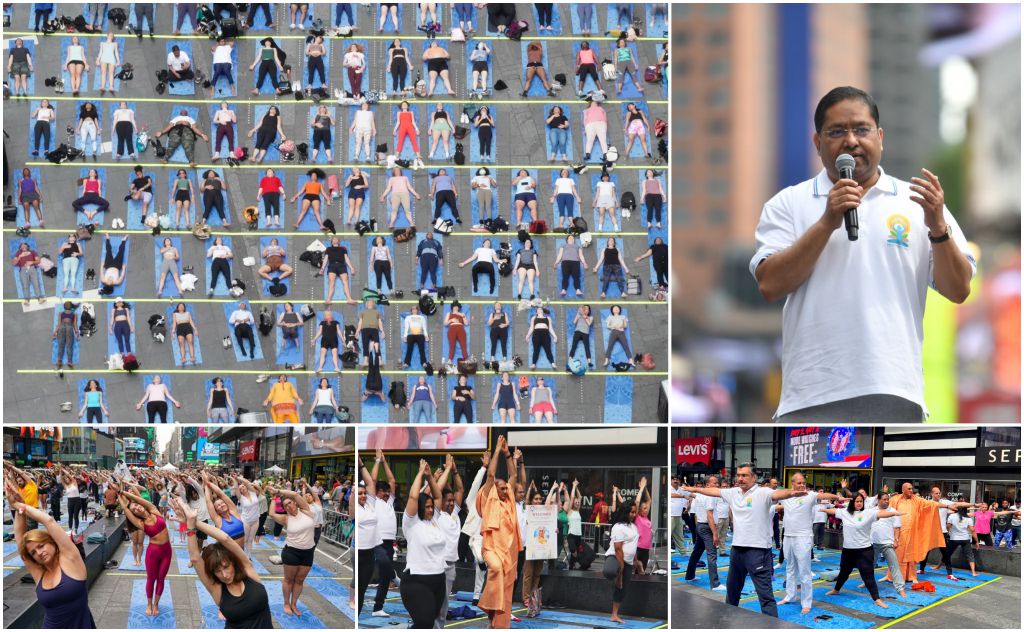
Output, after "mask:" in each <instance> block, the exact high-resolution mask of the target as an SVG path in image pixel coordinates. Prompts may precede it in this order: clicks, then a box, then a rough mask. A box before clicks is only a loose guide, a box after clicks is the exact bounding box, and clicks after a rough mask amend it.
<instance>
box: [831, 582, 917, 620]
mask: <svg viewBox="0 0 1024 632" xmlns="http://www.w3.org/2000/svg"><path fill="white" fill-rule="evenodd" d="M849 588H853V586H850V587H849ZM829 590H832V588H831V586H829V587H825V586H821V587H817V588H815V589H814V600H815V601H817V602H819V603H827V604H834V605H837V606H842V607H844V608H847V609H848V610H853V611H855V612H863V613H865V614H870V615H874V616H876V617H883V618H886V619H896V618H898V617H902V616H903V615H905V614H909V613H911V612H913V611H914V610H916V609H917V607H916V606H909V605H904V604H900V603H894V602H891V601H890V602H889V603H888V604H887V605H888V606H889V607H888V608H882V607H881V606H879V605H877V604H876V603H875V602H874V601H873V600H872V599H871V597H870V596H868V595H866V594H863V593H854V592H850V591H848V590H846V591H842V592H840V593H839V594H838V595H826V594H825V593H827V592H828V591H829ZM865 590H866V589H865Z"/></svg>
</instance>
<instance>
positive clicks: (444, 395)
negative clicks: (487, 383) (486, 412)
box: [434, 375, 480, 424]
mask: <svg viewBox="0 0 1024 632" xmlns="http://www.w3.org/2000/svg"><path fill="white" fill-rule="evenodd" d="M446 382H448V381H447V380H446ZM458 385H459V376H457V375H456V376H454V379H453V380H451V381H450V382H449V383H448V384H447V385H446V387H445V389H444V391H443V392H441V393H435V394H434V395H435V396H437V397H440V398H441V400H442V401H445V402H448V421H449V422H451V423H455V402H454V401H452V391H453V390H455V387H456V386H458ZM466 386H468V387H470V388H472V389H474V390H473V394H474V395H475V396H476V397H477V398H479V397H480V393H479V392H478V391H476V387H475V386H474V384H473V376H467V381H466ZM477 403H478V402H477V400H476V399H474V400H472V401H471V402H470V410H472V414H473V418H472V420H471V421H472V423H476V422H477V421H478V418H477V417H478V415H477ZM458 423H460V424H462V423H466V418H465V417H460V418H459V422H458Z"/></svg>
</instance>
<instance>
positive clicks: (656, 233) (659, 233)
mask: <svg viewBox="0 0 1024 632" xmlns="http://www.w3.org/2000/svg"><path fill="white" fill-rule="evenodd" d="M649 120H650V119H648V121H649ZM646 172H647V170H646V169H644V170H643V171H637V174H638V175H639V183H638V184H637V189H636V194H637V195H636V204H637V208H636V211H635V213H636V214H637V218H638V220H639V221H640V224H641V225H642V226H647V205H646V204H644V181H645V180H646V179H647V175H646ZM654 172H655V173H656V174H658V175H656V176H655V177H654V179H655V180H657V181H658V182H660V183H661V189H662V191H664V193H665V196H664V197H663V199H662V203H661V225H662V227H661V228H656V227H655V226H654V223H655V222H656V221H657V218H654V221H652V222H651V227H650V228H648V229H647V238H648V240H649V242H654V238H655V237H661V238H662V239H664V240H665V243H666V244H667V243H668V229H667V228H666V226H667V225H668V213H669V207H668V182H667V179H666V177H665V171H662V170H659V169H655V170H654ZM651 273H652V274H653V273H654V267H653V266H652V267H651Z"/></svg>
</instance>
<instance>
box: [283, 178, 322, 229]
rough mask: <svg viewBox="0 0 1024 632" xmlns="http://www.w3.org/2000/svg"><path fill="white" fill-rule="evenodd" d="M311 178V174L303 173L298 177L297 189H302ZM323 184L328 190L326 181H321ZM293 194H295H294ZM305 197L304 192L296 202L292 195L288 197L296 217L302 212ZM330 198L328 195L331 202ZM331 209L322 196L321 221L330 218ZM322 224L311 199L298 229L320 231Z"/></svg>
mask: <svg viewBox="0 0 1024 632" xmlns="http://www.w3.org/2000/svg"><path fill="white" fill-rule="evenodd" d="M310 180H311V178H310V177H309V176H307V175H306V174H302V175H300V176H298V179H297V182H296V184H297V186H296V189H297V191H302V190H303V188H304V187H305V186H306V183H307V182H309V181H310ZM321 185H323V186H324V190H325V191H326V185H327V183H326V181H321ZM292 195H294V194H292ZM303 197H304V194H303V195H300V196H299V197H298V198H297V199H296V200H295V201H294V202H292V201H291V196H289V197H288V204H289V205H291V206H292V208H293V209H294V210H295V217H296V218H298V217H299V213H300V212H301V209H302V201H303V200H302V198H303ZM330 199H331V198H330V197H328V198H327V201H328V202H329V201H330ZM331 210H332V208H331V207H330V206H328V205H327V202H325V201H324V198H322V197H321V198H320V219H321V221H322V220H324V219H328V218H329V216H328V212H330V211H331ZM320 226H321V224H319V223H317V221H316V216H315V215H314V214H313V203H312V201H310V204H309V209H308V210H307V211H306V214H305V216H303V218H302V221H301V222H299V226H298V228H297V229H296V230H302V231H318V230H320Z"/></svg>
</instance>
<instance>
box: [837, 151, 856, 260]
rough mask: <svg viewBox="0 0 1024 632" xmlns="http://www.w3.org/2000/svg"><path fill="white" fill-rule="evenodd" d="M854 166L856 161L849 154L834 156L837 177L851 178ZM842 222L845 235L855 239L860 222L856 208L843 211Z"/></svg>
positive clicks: (851, 239)
mask: <svg viewBox="0 0 1024 632" xmlns="http://www.w3.org/2000/svg"><path fill="white" fill-rule="evenodd" d="M856 166H857V161H856V160H854V159H853V156H851V155H850V154H839V157H838V158H836V170H837V171H838V172H839V177H840V178H842V179H844V180H853V169H854V167H856ZM843 223H844V224H846V236H847V237H849V238H850V241H857V231H858V230H859V229H860V223H859V222H858V220H857V209H856V208H851V209H848V210H847V211H846V212H845V213H843Z"/></svg>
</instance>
